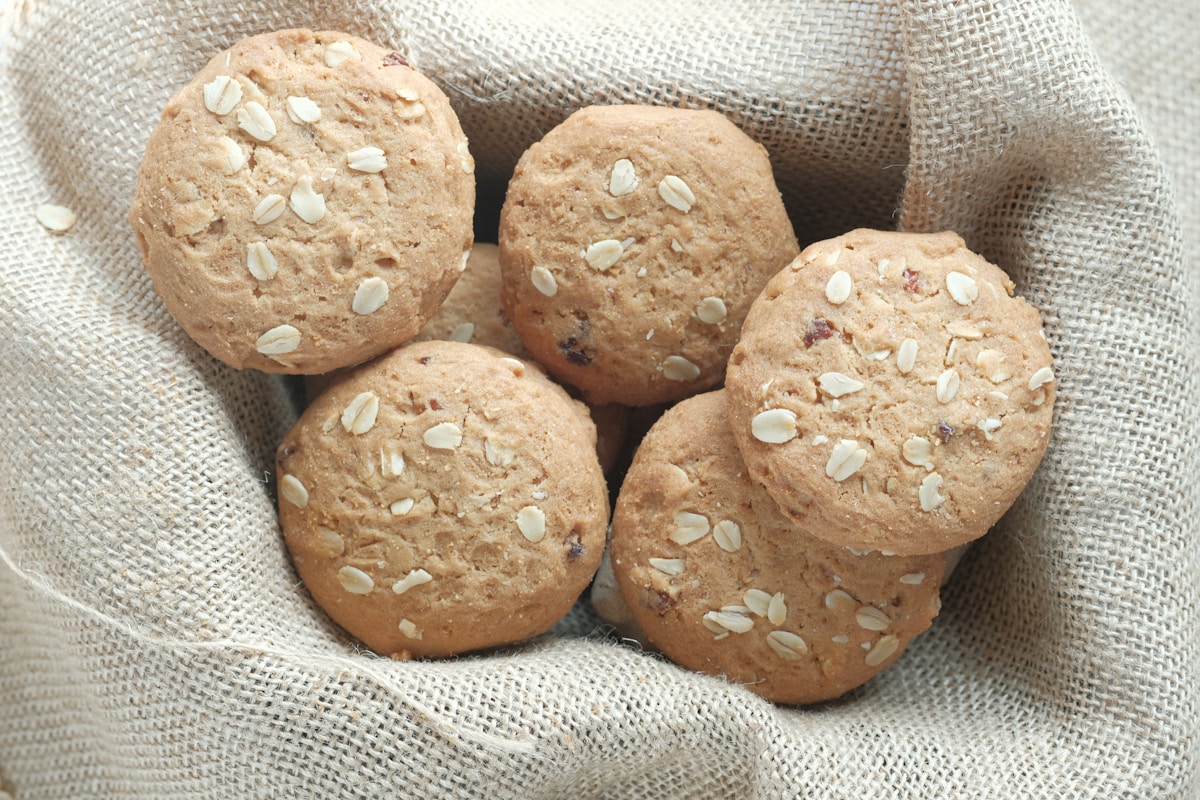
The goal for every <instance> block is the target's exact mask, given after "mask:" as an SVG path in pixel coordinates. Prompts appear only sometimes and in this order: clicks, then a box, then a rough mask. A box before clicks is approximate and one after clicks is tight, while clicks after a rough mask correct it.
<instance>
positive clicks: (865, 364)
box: [726, 230, 1055, 555]
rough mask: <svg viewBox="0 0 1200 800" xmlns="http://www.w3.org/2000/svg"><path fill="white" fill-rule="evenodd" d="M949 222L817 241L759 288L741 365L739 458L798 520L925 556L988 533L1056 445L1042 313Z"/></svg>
mask: <svg viewBox="0 0 1200 800" xmlns="http://www.w3.org/2000/svg"><path fill="white" fill-rule="evenodd" d="M1013 291H1014V287H1013V283H1012V281H1011V280H1009V278H1008V276H1007V275H1006V274H1005V273H1004V272H1003V271H1002V270H1001V269H1000V268H999V267H996V266H994V265H993V264H990V263H988V262H987V261H986V260H985V259H983V258H982V257H981V256H979V255H977V254H975V253H973V252H971V251H970V250H968V249H967V247H966V245H965V243H964V242H963V240H962V239H961V238H960V237H959V236H958V235H956V234H954V233H950V232H943V233H936V234H915V233H896V232H884V231H872V230H856V231H852V232H850V233H847V234H845V235H844V236H839V237H837V238H834V239H830V240H828V241H824V242H819V243H816V244H814V245H812V246H810V247H808V248H806V249H805V251H804V252H803V253H802V254H801V255H800V257H799V258H797V259H796V261H794V262H793V263H792V265H791V266H789V267H787V268H785V269H783V270H782V271H781V272H780V273H779V274H778V275H777V276H776V277H774V278H773V279H772V280H771V282H770V283H769V284H768V285H767V287H766V288H765V289H764V290H763V292H762V294H761V295H760V296H759V297H758V298H757V299H756V300H755V302H754V305H753V307H752V308H751V310H750V313H749V315H748V316H747V319H746V324H745V326H744V328H743V330H742V337H741V340H740V342H739V343H738V346H737V347H736V348H735V349H734V352H733V355H732V356H731V358H730V361H729V370H728V377H727V382H726V388H727V389H728V392H729V409H730V421H731V425H732V429H733V432H734V437H735V439H736V440H737V442H738V446H739V447H740V449H741V453H742V457H743V458H744V459H745V461H746V464H747V465H748V467H749V469H750V473H751V475H752V476H753V477H754V479H755V480H757V481H759V482H761V483H762V484H763V485H764V486H765V487H766V489H767V491H769V492H770V493H771V495H772V496H773V497H774V498H775V500H776V501H777V502H778V503H779V506H780V509H781V510H782V511H783V512H784V513H785V514H786V515H787V516H788V517H790V518H791V519H792V520H793V521H794V522H796V523H797V524H799V525H802V526H804V527H806V528H808V529H809V530H811V531H813V532H814V533H815V534H817V535H818V536H822V537H824V538H827V539H829V541H831V542H833V543H835V544H840V545H845V546H848V547H855V548H861V549H868V550H871V549H874V550H883V551H888V552H894V553H900V554H904V555H913V554H919V553H936V552H943V551H946V550H949V549H950V548H952V547H954V546H956V545H960V544H963V543H965V542H968V541H971V540H973V539H976V538H978V537H980V536H982V535H983V534H984V533H985V532H986V531H987V530H988V529H989V528H990V527H991V526H992V525H993V524H994V523H995V522H996V521H997V520H998V519H999V518H1000V516H1001V515H1002V514H1003V513H1004V512H1005V511H1006V510H1007V509H1008V508H1009V507H1010V506H1011V505H1012V504H1013V502H1015V500H1016V498H1017V496H1018V495H1019V494H1020V492H1021V490H1022V489H1023V488H1024V486H1025V485H1026V483H1027V482H1028V481H1029V479H1030V477H1031V476H1032V475H1033V473H1034V471H1035V470H1036V468H1037V466H1038V464H1039V463H1040V462H1041V459H1042V456H1043V454H1044V453H1045V451H1046V447H1047V443H1048V441H1049V436H1050V425H1051V420H1052V415H1053V407H1054V396H1055V379H1054V371H1053V368H1052V360H1051V354H1050V348H1049V346H1048V344H1047V342H1046V338H1045V334H1044V332H1043V329H1042V320H1041V316H1040V315H1039V314H1038V311H1037V309H1035V308H1034V307H1033V306H1031V305H1030V304H1029V303H1027V302H1025V301H1024V300H1023V299H1021V298H1020V297H1016V296H1014V294H1013Z"/></svg>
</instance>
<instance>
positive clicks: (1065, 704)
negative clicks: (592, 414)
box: [0, 0, 1200, 800]
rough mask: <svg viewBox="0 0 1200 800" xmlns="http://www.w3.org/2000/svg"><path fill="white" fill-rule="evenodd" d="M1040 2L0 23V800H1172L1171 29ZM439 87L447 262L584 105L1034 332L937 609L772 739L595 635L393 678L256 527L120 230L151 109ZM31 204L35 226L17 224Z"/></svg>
mask: <svg viewBox="0 0 1200 800" xmlns="http://www.w3.org/2000/svg"><path fill="white" fill-rule="evenodd" d="M1195 9H1196V6H1195V4H1194V3H1190V2H1173V0H1155V1H1154V2H1133V1H1132V0H1129V1H1128V2H1117V3H1106V2H1101V0H1087V1H1086V2H1080V3H1078V4H1075V5H1072V4H1070V3H1067V2H1052V1H1051V0H1022V1H1021V2H1004V1H1002V0H928V1H927V2H918V1H917V0H909V1H908V2H899V3H893V2H887V3H885V2H863V3H849V2H843V0H823V1H822V2H804V3H799V2H797V3H772V4H767V3H755V2H734V1H733V0H714V1H713V2H707V3H703V4H701V3H688V2H682V0H659V1H658V2H654V3H647V2H644V1H643V0H634V1H633V2H626V0H606V1H605V2H585V3H567V2H562V1H561V0H553V1H552V2H544V1H542V2H522V3H494V2H483V0H479V2H468V1H466V0H463V1H461V2H441V1H439V0H418V2H412V3H407V2H406V3H402V2H398V1H397V2H389V0H378V2H376V1H375V0H347V1H346V2H340V3H320V4H311V5H308V4H303V3H282V2H277V1H276V0H238V1H237V2H230V1H229V0H218V1H217V2H210V3H198V2H181V1H179V0H167V1H163V0H153V2H151V0H119V1H118V0H82V1H81V0H71V1H70V2H68V0H39V2H32V0H17V1H16V2H13V1H12V0H10V2H9V3H8V4H7V7H6V15H5V23H4V30H5V33H4V40H3V45H2V49H3V54H2V56H0V64H2V70H0V142H2V143H3V146H2V147H0V208H2V209H3V213H2V214H0V370H2V374H0V609H2V610H0V770H2V777H0V786H3V787H4V788H5V789H6V790H8V791H10V792H11V793H12V794H13V795H14V796H16V797H17V798H21V800H25V799H26V798H29V799H30V800H32V799H33V798H85V797H88V798H90V797H98V798H121V797H137V798H143V797H145V798H151V797H153V798H184V797H196V798H200V797H204V798H208V797H221V798H243V797H245V798H250V797H264V798H265V797H338V798H355V797H363V798H380V797H414V798H425V797H430V798H433V797H481V798H521V799H522V800H533V799H534V798H562V797H572V798H626V797H629V798H708V797H731V798H756V797H780V798H783V797H805V798H860V797H862V798H933V797H1021V798H1118V797H1121V798H1175V797H1195V796H1197V795H1198V794H1200V777H1198V771H1197V757H1198V756H1200V752H1198V751H1200V709H1198V708H1197V695H1198V692H1200V690H1198V687H1200V608H1198V593H1200V544H1198V542H1200V540H1198V539H1197V537H1196V535H1195V534H1196V531H1195V528H1196V526H1197V514H1198V510H1200V509H1198V508H1197V496H1198V492H1200V489H1198V488H1197V487H1198V485H1200V484H1198V482H1197V476H1198V474H1200V463H1198V460H1197V442H1198V441H1200V436H1198V432H1197V419H1198V418H1200V415H1198V413H1197V409H1198V407H1200V386H1198V383H1197V374H1198V370H1197V359H1196V352H1197V345H1198V344H1200V329H1198V325H1197V319H1198V315H1197V309H1198V305H1200V286H1198V272H1197V268H1196V264H1195V254H1196V252H1197V250H1196V247H1197V244H1200V213H1198V211H1200V202H1198V199H1200V192H1198V186H1200V184H1198V181H1197V177H1198V176H1197V166H1198V165H1200V144H1198V143H1197V135H1196V134H1197V132H1198V131H1200V90H1198V82H1200V56H1198V53H1200V33H1198V31H1200V19H1198V17H1200V13H1198V12H1197V11H1196V10H1195ZM286 27H309V28H316V29H334V30H344V31H347V32H350V33H354V34H357V35H360V36H363V37H365V38H368V39H372V40H374V41H376V42H379V43H380V44H384V45H388V46H391V47H394V48H396V49H399V50H401V51H403V52H404V53H406V54H407V55H408V57H409V59H410V60H411V62H412V63H413V64H414V65H415V66H417V67H419V68H420V69H421V70H422V71H424V72H425V73H427V74H428V75H430V76H431V77H432V78H433V79H434V80H436V81H437V82H438V83H439V84H440V85H441V86H443V87H444V88H445V89H446V91H447V92H448V94H449V95H450V97H451V98H452V100H453V102H454V104H455V108H456V109H457V111H458V112H459V114H460V116H461V120H462V124H463V127H464V128H465V130H466V132H467V134H468V136H469V137H470V139H471V144H472V150H473V153H474V155H475V158H476V160H477V163H478V165H479V169H478V179H479V196H480V212H479V238H480V239H481V240H483V239H487V238H488V237H489V236H492V235H494V226H495V220H496V215H497V208H498V205H499V202H500V200H501V198H502V193H503V189H504V186H505V183H506V181H507V177H508V174H509V172H510V170H511V169H512V167H513V165H514V164H515V162H516V159H517V158H518V156H519V155H520V153H521V152H522V151H523V150H524V148H526V147H527V146H528V145H529V144H531V143H532V142H534V141H536V140H537V139H538V138H539V137H540V136H541V135H542V134H543V133H545V132H546V131H547V130H549V129H550V128H551V127H552V126H553V125H555V124H556V123H557V122H559V121H561V120H562V119H564V118H565V117H566V116H567V114H568V113H569V112H570V111H572V110H574V109H576V108H578V107H580V106H582V105H586V104H592V103H614V102H645V103H657V104H667V105H687V106H700V107H712V108H716V109H719V110H720V111H722V112H724V113H726V114H727V115H728V116H729V117H730V118H731V119H732V120H733V121H734V122H735V123H737V124H738V125H739V126H741V127H742V128H743V129H744V130H746V131H747V132H748V133H749V134H751V135H752V136H753V137H755V138H756V139H758V140H759V141H761V142H762V143H763V144H764V145H765V146H766V147H767V148H768V149H769V150H770V152H771V155H772V158H773V162H774V164H775V168H776V171H777V178H778V181H779V183H780V185H781V188H782V190H783V193H784V196H785V200H786V201H787V203H788V207H789V210H790V212H791V215H792V219H793V221H794V223H795V227H796V232H797V235H798V237H799V238H800V240H801V242H802V243H804V244H806V243H808V242H811V241H814V240H816V239H818V238H822V237H825V236H829V235H835V234H838V233H842V232H844V231H846V230H848V229H850V228H852V227H855V226H863V225H865V226H873V227H882V228H895V227H903V228H907V229H912V230H937V229H944V228H952V229H955V230H957V231H959V232H960V233H962V234H963V235H964V237H965V238H966V239H967V241H968V243H969V244H970V245H971V246H972V247H973V248H974V249H976V250H977V251H979V252H981V253H982V254H983V255H985V256H986V257H987V258H989V259H990V260H992V261H994V262H995V263H997V264H999V265H1000V266H1001V267H1003V268H1004V269H1005V270H1007V271H1008V272H1009V274H1010V275H1011V276H1012V277H1013V279H1014V280H1015V282H1016V284H1017V287H1018V290H1019V291H1020V292H1021V293H1022V294H1023V295H1024V296H1025V297H1027V298H1028V299H1029V300H1030V301H1032V302H1033V303H1034V304H1035V305H1036V306H1037V307H1039V308H1040V309H1041V310H1042V312H1043V314H1044V318H1045V322H1046V329H1047V334H1048V338H1049V341H1050V344H1051V347H1052V349H1053V352H1054V356H1055V370H1056V373H1057V376H1058V380H1059V395H1058V407H1057V410H1056V411H1057V417H1056V428H1055V432H1054V434H1053V439H1052V442H1051V445H1050V449H1049V453H1048V454H1047V456H1046V459H1045V461H1044V463H1043V465H1042V467H1041V469H1040V471H1039V472H1038V474H1037V475H1036V477H1035V478H1034V480H1033V482H1032V484H1031V485H1030V486H1029V487H1028V489H1027V491H1026V492H1025V493H1024V495H1023V496H1022V498H1021V499H1020V500H1019V502H1018V503H1017V505H1016V506H1015V507H1014V508H1013V509H1012V510H1011V512H1010V513H1009V514H1008V515H1007V516H1006V517H1005V518H1004V519H1003V520H1002V522H1001V523H1000V524H999V525H998V526H997V528H996V529H995V530H993V531H992V532H991V533H990V534H989V535H988V536H986V537H985V538H984V539H983V540H981V541H980V542H979V543H978V544H977V545H976V546H975V547H974V548H972V550H971V551H970V552H969V553H968V555H967V557H966V559H965V560H964V561H963V563H962V565H961V566H960V568H959V570H958V572H957V573H956V574H955V575H954V578H953V581H952V582H951V584H950V585H949V587H948V588H947V590H946V593H945V596H944V611H943V613H942V615H941V616H940V617H939V618H938V620H936V622H935V624H934V627H933V628H932V629H931V630H930V631H929V632H928V633H927V634H925V635H923V636H922V637H921V638H919V639H918V640H917V642H916V643H915V644H914V645H913V646H912V648H911V649H910V650H909V651H908V652H907V653H906V654H905V656H904V657H903V659H902V660H901V661H900V662H899V663H898V664H897V665H896V666H895V667H894V668H892V669H891V670H889V671H888V672H886V673H884V674H883V675H881V676H880V677H879V678H877V679H876V680H873V681H872V682H870V683H868V684H867V685H866V686H864V687H862V688H861V689H859V690H857V691H854V692H852V693H851V694H850V695H848V696H846V697H845V698H842V699H841V700H839V701H837V702H831V703H827V704H823V705H820V706H816V707H810V708H803V709H797V708H784V707H776V706H773V705H770V704H768V703H765V702H762V701H760V700H758V699H756V698H755V697H754V696H753V695H751V694H750V693H749V692H748V691H746V690H745V689H744V688H741V687H736V686H730V685H726V684H724V683H722V682H721V681H718V680H716V679H712V678H707V677H702V676H698V675H693V674H689V673H687V672H684V671H683V670H680V669H678V668H676V667H674V666H672V665H671V664H669V663H667V662H665V661H663V660H661V659H658V658H656V657H653V656H651V655H648V654H646V653H643V652H639V651H638V650H637V649H636V648H633V647H630V646H628V645H625V644H622V643H620V642H619V641H617V640H616V639H615V638H613V637H610V636H607V635H606V631H605V629H604V627H603V626H602V625H601V623H600V621H599V619H598V618H596V617H595V616H594V615H593V614H592V613H591V612H590V611H589V609H588V608H587V607H586V604H584V603H581V604H580V605H579V606H577V608H576V610H575V611H573V612H572V613H571V614H570V615H569V616H568V617H567V618H566V619H565V620H563V622H562V623H561V624H560V625H558V626H557V627H556V628H555V629H554V630H553V631H552V632H551V634H550V635H547V636H544V637H541V638H539V639H537V640H536V641H534V642H531V643H529V644H527V645H523V646H520V647H515V648H511V649H506V650H504V651H502V652H499V653H493V654H488V655H485V656H473V657H463V658H459V659H455V660H450V661H444V662H437V663H397V662H392V661H389V660H384V659H379V658H377V657H374V656H372V655H371V654H369V653H365V652H362V651H361V650H360V649H358V648H356V647H355V646H354V644H353V642H351V641H349V640H348V639H346V638H345V636H344V635H343V634H342V633H340V632H339V631H338V630H337V629H336V628H335V627H334V626H333V625H332V624H331V623H330V622H329V621H328V619H327V618H326V617H324V616H323V615H322V613H321V612H320V611H319V609H317V608H316V607H315V606H314V604H313V603H312V601H311V600H310V599H309V597H308V596H307V595H306V593H305V591H304V590H303V587H301V586H300V585H299V584H298V582H297V579H296V575H295V573H294V572H293V571H292V569H291V567H290V564H289V560H288V557H287V553H286V551H285V549H284V547H283V545H282V541H281V537H280V533H279V530H278V527H277V524H276V519H275V508H274V499H273V493H272V492H273V490H272V486H273V483H274V476H273V475H272V474H271V469H272V454H273V450H274V447H275V444H276V442H277V441H278V440H279V438H280V437H281V436H282V434H283V433H284V431H285V430H286V429H287V428H288V426H289V425H290V424H291V423H292V421H293V420H294V419H295V417H296V414H297V411H298V405H297V403H298V401H297V394H296V393H295V391H294V389H293V384H292V383H289V381H288V380H285V379H282V378H279V377H269V376H265V375H261V374H256V373H253V372H245V373H238V372H236V371H233V370H231V369H229V368H227V367H224V366H222V365H221V364H219V363H217V362H216V361H214V360H213V359H212V358H211V357H209V356H208V355H207V354H206V353H204V352H203V351H201V350H200V349H199V348H197V347H196V346H195V345H193V344H192V343H191V342H190V341H189V340H188V339H187V337H186V336H185V335H184V334H183V333H182V332H181V331H180V329H179V328H178V327H177V326H176V325H175V323H174V322H173V321H172V319H171V318H170V317H169V316H168V315H167V313H166V312H165V311H164V309H163V306H162V304H161V302H160V301H159V300H158V298H157V297H156V295H155V294H154V292H153V290H152V288H151V284H150V281H149V280H148V278H147V276H146V274H145V273H144V271H143V269H142V267H141V265H140V262H139V257H138V250H137V246H136V243H135V241H134V236H133V233H132V231H131V230H130V228H129V227H128V225H127V224H126V222H125V216H126V214H127V211H128V208H129V202H130V199H131V197H132V193H133V188H134V181H135V176H136V171H137V167H138V161H139V157H140V154H141V151H142V148H143V146H144V143H145V141H146V139H147V137H148V135H149V133H150V131H151V129H152V128H153V126H154V124H155V121H156V119H157V116H158V114H159V111H160V109H161V107H162V106H163V104H164V103H165V102H166V100H167V99H168V97H170V95H171V94H173V93H174V92H175V90H176V89H178V88H179V87H180V86H181V85H182V84H184V83H185V82H186V81H187V80H188V79H189V78H190V77H191V75H192V74H193V73H194V72H195V71H196V70H197V69H198V68H199V67H200V66H201V65H202V64H203V63H204V62H205V61H206V60H207V59H209V58H210V57H211V56H212V55H213V54H215V53H216V52H218V51H220V50H221V49H223V48H225V47H227V46H229V45H231V44H232V43H233V42H235V41H236V40H238V39H240V38H242V37H243V36H245V35H248V34H251V33H257V32H262V31H265V30H269V29H275V28H286ZM41 203H56V204H61V205H65V206H68V207H70V208H72V209H74V210H75V211H76V213H77V214H78V222H77V224H76V225H75V226H74V227H73V228H72V229H71V230H70V231H68V232H67V233H66V234H63V235H53V234H50V233H48V232H47V231H46V230H44V229H43V228H42V227H41V226H39V224H38V222H37V221H36V220H35V217H34V209H35V208H36V207H37V206H38V205H39V204H41Z"/></svg>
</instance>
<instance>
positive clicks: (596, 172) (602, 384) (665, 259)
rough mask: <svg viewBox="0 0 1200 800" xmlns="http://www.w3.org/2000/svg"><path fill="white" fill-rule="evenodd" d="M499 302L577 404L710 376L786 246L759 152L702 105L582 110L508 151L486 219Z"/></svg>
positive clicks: (792, 251)
mask: <svg viewBox="0 0 1200 800" xmlns="http://www.w3.org/2000/svg"><path fill="white" fill-rule="evenodd" d="M499 237H500V263H501V267H502V269H503V272H504V308H505V310H506V312H507V314H508V316H509V319H511V320H512V322H513V325H514V326H515V327H516V329H517V332H518V333H519V334H520V336H521V339H522V341H523V342H524V344H525V346H526V347H527V348H528V349H529V351H530V352H531V353H532V354H533V355H534V357H535V358H536V359H537V360H538V361H539V363H541V364H542V365H543V366H544V367H545V368H546V369H547V370H548V371H549V372H551V373H552V374H554V375H555V376H556V377H558V378H559V379H560V380H562V381H564V382H566V383H569V384H571V385H573V386H576V387H578V388H579V389H580V390H581V391H582V392H583V394H584V395H585V396H586V397H587V399H588V400H589V401H591V402H594V403H598V404H603V403H621V404H624V405H630V406H640V405H651V404H655V403H663V402H670V401H674V400H678V399H680V398H682V397H686V396H688V395H690V394H694V393H696V392H699V391H703V390H704V389H707V388H709V387H712V386H714V385H716V384H717V383H719V382H720V380H721V378H722V376H723V373H724V367H725V361H726V359H727V358H728V356H729V351H730V349H731V348H732V347H733V344H734V343H735V342H736V341H737V337H738V331H739V329H740V327H741V323H742V319H743V318H744V316H745V313H746V310H747V308H748V307H749V305H750V302H751V301H752V300H753V299H754V296H755V295H756V294H757V293H758V291H759V290H760V289H761V288H762V286H763V285H764V284H765V283H766V281H767V280H768V279H769V278H770V276H772V275H774V274H775V273H776V272H778V270H779V269H781V268H782V267H783V266H785V265H786V264H787V263H788V262H789V261H790V260H791V259H792V257H794V256H795V255H796V254H797V253H798V252H799V247H798V246H797V244H796V240H795V236H794V234H793V232H792V226H791V222H790V221H789V220H788V217H787V213H786V211H785V209H784V207H783V203H782V201H781V200H780V197H779V192H778V190H777V189H776V187H775V182H774V177H773V175H772V171H771V165H770V161H769V159H768V157H767V153H766V151H765V150H764V149H763V148H762V147H761V146H760V145H758V144H757V143H755V142H754V141H753V140H751V139H750V138H749V137H748V136H746V135H745V134H744V133H743V132H742V131H740V130H739V129H738V128H737V127H736V126H735V125H734V124H733V123H731V122H730V121H729V120H728V119H726V118H725V117H723V116H722V115H720V114H718V113H716V112H713V111H690V110H682V109H673V108H658V107H647V106H633V105H629V106H592V107H588V108H584V109H582V110H580V111H577V112H576V113H575V114H573V115H571V116H570V117H569V118H568V119H567V120H566V121H565V122H563V123H562V124H561V125H559V126H558V127H557V128H555V129H553V130H552V131H550V132H549V133H548V134H547V135H546V136H545V137H544V138H543V139H542V140H541V141H540V142H538V143H537V144H535V145H533V146H532V147H531V148H530V149H529V150H528V151H526V153H525V154H524V155H523V156H522V158H521V160H520V162H519V163H518V165H517V168H516V171H515V173H514V175H513V178H512V180H511V181H510V183H509V187H508V194H507V196H506V199H505V204H504V208H503V210H502V212H501V220H500V234H499Z"/></svg>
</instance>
